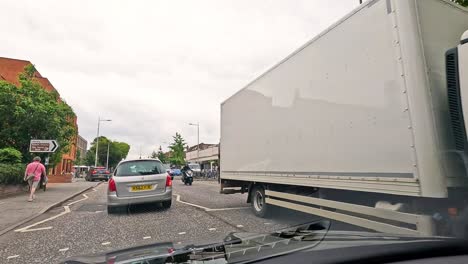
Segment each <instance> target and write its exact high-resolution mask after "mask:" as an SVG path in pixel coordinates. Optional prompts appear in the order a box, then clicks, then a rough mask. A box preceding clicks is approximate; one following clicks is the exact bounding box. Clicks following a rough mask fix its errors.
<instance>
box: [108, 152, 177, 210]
mask: <svg viewBox="0 0 468 264" xmlns="http://www.w3.org/2000/svg"><path fill="white" fill-rule="evenodd" d="M147 203H157V204H162V206H163V207H164V208H170V207H171V204H172V178H171V176H170V175H169V174H168V173H167V172H166V169H165V168H164V166H163V164H162V163H161V162H160V161H159V160H158V159H135V160H126V161H122V162H120V163H119V164H118V165H117V168H116V169H115V171H114V173H113V175H112V177H111V178H110V180H109V186H108V190H107V212H108V213H109V214H112V213H116V212H119V211H121V210H124V209H126V208H127V207H128V205H130V204H132V205H133V204H147Z"/></svg>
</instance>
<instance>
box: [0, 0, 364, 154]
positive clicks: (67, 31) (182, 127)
mask: <svg viewBox="0 0 468 264" xmlns="http://www.w3.org/2000/svg"><path fill="white" fill-rule="evenodd" d="M357 2H358V1H348V0H337V1H318V0H317V1H308V0H304V1H288V0H283V1H248V0H242V1H239V0H235V1H234V0H230V1H218V0H212V1H110V0H109V1H91V0H89V1H75V2H69V1H15V0H8V1H6V2H5V1H4V3H2V9H3V10H9V11H8V12H4V13H3V14H2V16H0V24H2V25H4V27H2V36H3V37H2V45H0V56H4V57H11V58H18V59H27V60H30V61H32V62H33V63H34V64H35V65H36V67H37V68H38V70H39V71H40V72H41V74H42V75H44V76H46V77H48V78H49V79H50V81H51V82H52V84H53V85H54V86H55V87H56V88H57V89H58V91H59V92H60V94H61V95H62V97H63V98H65V100H66V101H67V102H68V103H69V104H70V105H72V107H73V108H74V110H75V112H76V113H77V115H78V124H79V131H80V134H81V135H82V136H84V137H85V138H86V139H88V140H89V141H91V140H92V139H93V138H94V137H95V135H96V125H97V117H98V115H101V116H103V117H106V118H111V119H112V120H113V121H112V122H109V123H105V124H104V123H103V124H102V130H101V131H102V134H103V135H106V136H108V137H110V138H112V139H114V140H119V141H125V142H128V143H129V144H130V145H131V151H130V156H131V157H136V156H138V154H139V149H140V146H141V148H142V152H143V154H144V155H148V154H149V153H151V151H152V150H153V149H155V148H156V147H157V146H159V145H160V144H162V145H163V146H164V144H163V143H162V142H164V141H171V139H172V135H174V134H175V132H180V133H182V135H183V137H184V138H185V139H186V141H187V142H188V143H189V144H196V141H197V135H196V128H195V127H193V126H189V125H188V123H189V122H197V121H198V122H200V141H201V142H207V143H215V142H218V141H219V130H220V128H219V119H220V116H219V109H220V103H221V102H222V101H223V100H225V99H226V98H228V97H229V96H230V95H232V94H233V93H235V92H236V91H237V90H239V89H241V88H242V87H243V86H244V85H245V84H246V83H248V82H249V81H250V80H252V79H253V78H255V77H256V76H258V75H259V74H261V73H262V72H264V71H265V70H266V69H268V68H269V67H270V66H272V65H274V64H275V63H276V62H278V61H279V60H281V59H282V58H284V57H285V56H287V55H288V54H289V53H291V52H292V51H294V50H295V49H296V48H298V47H299V46H301V45H302V44H303V43H305V42H306V41H307V40H309V39H311V38H312V37H313V36H314V35H316V34H317V33H319V32H320V31H322V30H323V29H325V28H326V27H327V26H329V25H331V24H332V23H334V22H335V21H337V20H338V19H339V18H340V17H342V16H343V15H345V14H346V13H348V12H349V11H351V10H352V9H353V8H355V7H356V6H357ZM5 25H7V26H5Z"/></svg>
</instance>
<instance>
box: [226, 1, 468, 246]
mask: <svg viewBox="0 0 468 264" xmlns="http://www.w3.org/2000/svg"><path fill="white" fill-rule="evenodd" d="M467 30H468V10H467V9H465V8H463V7H461V6H459V5H457V4H454V3H452V2H450V1H445V0H374V1H367V2H365V3H363V4H361V5H360V6H359V7H357V8H356V9H355V10H353V11H352V12H350V13H349V14H348V15H346V16H345V17H343V18H342V19H341V20H339V21H338V22H336V23H335V24H333V25H332V26H330V27H329V28H328V29H326V30H325V31H323V32H322V33H320V34H319V35H318V36H316V37H315V38H313V39H312V40H310V41H309V42H307V43H306V44H305V45H303V46H302V47H300V48H299V49H297V50H296V51H294V52H293V53H292V54H291V55H289V56H288V57H287V58H285V59H283V60H282V61H280V62H279V63H278V64H276V65H275V66H273V67H272V68H270V69H269V70H268V71H266V72H265V73H263V74H262V75H260V76H259V77H258V78H256V79H255V80H253V81H252V82H250V83H249V84H247V85H246V86H245V87H244V88H243V89H241V90H240V91H238V92H237V93H235V94H234V95H232V96H231V97H229V98H228V99H227V100H225V101H224V102H223V103H222V104H221V141H220V182H221V193H225V194H234V193H248V198H247V202H249V203H251V205H252V209H253V212H254V213H255V214H256V215H257V216H260V217H265V216H267V215H268V214H269V213H270V212H271V209H272V208H273V207H275V206H279V207H285V208H289V209H293V210H297V211H302V212H305V213H310V214H314V215H318V216H321V217H325V218H329V219H334V220H337V221H342V222H346V223H350V224H353V225H357V226H361V227H364V228H367V229H372V230H376V231H379V232H388V233H396V234H402V235H403V234H407V235H422V236H426V235H455V236H462V237H468V225H467V224H468V208H465V207H466V204H467V201H468V170H467V169H468V159H467V146H468V144H467V136H466V131H467V129H466V127H465V126H466V125H467V124H468V122H464V116H468V113H467V111H468V106H466V104H467V103H468V44H467V43H468V31H467Z"/></svg>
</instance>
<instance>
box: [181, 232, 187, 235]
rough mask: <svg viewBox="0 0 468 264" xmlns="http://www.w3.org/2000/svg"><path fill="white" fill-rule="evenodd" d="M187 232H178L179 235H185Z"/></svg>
mask: <svg viewBox="0 0 468 264" xmlns="http://www.w3.org/2000/svg"><path fill="white" fill-rule="evenodd" d="M185 234H187V232H180V233H179V235H185Z"/></svg>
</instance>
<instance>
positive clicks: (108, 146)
mask: <svg viewBox="0 0 468 264" xmlns="http://www.w3.org/2000/svg"><path fill="white" fill-rule="evenodd" d="M109 148H110V141H107V161H106V170H109Z"/></svg>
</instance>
